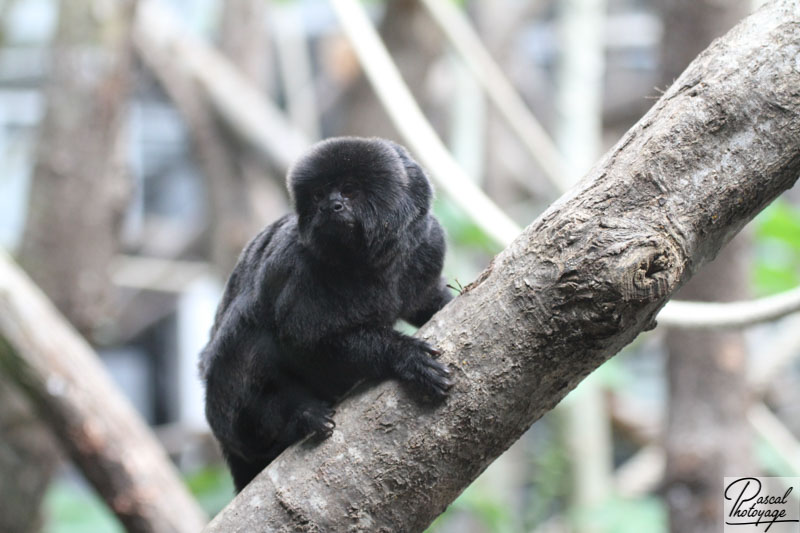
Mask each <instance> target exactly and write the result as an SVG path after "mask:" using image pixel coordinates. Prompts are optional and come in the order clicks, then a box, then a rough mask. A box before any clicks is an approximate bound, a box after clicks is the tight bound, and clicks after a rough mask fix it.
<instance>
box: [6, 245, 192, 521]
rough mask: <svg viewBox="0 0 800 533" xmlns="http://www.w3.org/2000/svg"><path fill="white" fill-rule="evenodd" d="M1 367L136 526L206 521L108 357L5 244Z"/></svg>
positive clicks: (102, 491) (101, 490) (117, 509)
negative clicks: (117, 381) (106, 363)
mask: <svg viewBox="0 0 800 533" xmlns="http://www.w3.org/2000/svg"><path fill="white" fill-rule="evenodd" d="M0 372H3V373H4V374H7V375H9V376H10V377H11V378H12V379H13V380H14V381H15V382H16V383H17V384H18V385H19V386H20V387H21V388H22V389H23V390H24V391H25V392H26V393H27V395H28V397H29V398H30V399H31V400H32V402H33V403H34V405H35V406H36V407H37V408H38V410H39V413H40V415H41V416H42V417H43V418H44V419H45V421H46V422H47V423H48V425H49V427H50V428H51V429H52V430H53V432H54V434H55V435H56V436H57V437H58V438H59V439H60V440H61V443H62V445H63V446H64V449H65V450H66V451H67V452H68V453H69V455H70V457H71V458H72V459H73V461H75V464H76V465H78V467H80V469H81V471H82V472H83V473H84V475H85V476H86V478H87V479H88V480H89V481H90V482H91V483H92V485H94V487H95V488H96V489H97V492H98V493H99V494H100V496H101V497H103V498H104V499H105V501H106V503H108V505H109V507H110V508H111V510H112V511H114V512H115V513H116V514H117V516H118V517H119V519H120V521H121V522H122V524H123V525H124V526H125V528H126V529H127V530H128V531H132V532H159V533H162V532H176V533H177V532H186V533H190V532H195V531H198V530H200V528H202V527H203V525H204V524H205V517H204V515H203V512H202V510H201V509H200V508H199V506H198V505H197V503H196V502H195V501H194V499H193V498H192V496H191V495H190V494H189V493H188V491H187V490H186V488H185V487H184V486H183V485H182V483H181V481H180V478H179V477H178V474H177V472H176V471H175V469H174V467H173V466H172V464H171V463H170V462H169V459H168V458H167V457H166V455H165V453H164V450H163V449H162V448H161V446H159V444H158V442H157V441H156V440H155V438H154V437H153V435H152V433H150V431H149V430H148V428H147V425H146V424H145V423H144V421H143V420H142V419H141V417H140V416H139V414H138V413H136V411H135V410H134V409H133V407H132V406H131V405H130V404H129V403H128V401H127V400H126V399H125V398H124V397H123V396H122V395H121V394H120V393H119V392H118V391H117V389H116V387H115V386H114V384H113V383H112V382H111V378H110V377H109V376H108V375H107V374H106V372H105V370H104V369H103V367H102V364H101V363H100V360H99V359H98V358H97V356H96V355H95V354H94V353H93V352H92V349H91V348H90V347H89V345H88V344H86V342H85V341H84V340H83V339H82V338H81V337H80V336H79V335H78V334H77V333H75V331H74V330H73V329H72V328H71V327H69V325H68V324H67V322H65V321H64V319H63V318H62V317H61V316H60V315H59V314H58V312H57V311H56V310H55V308H54V307H53V306H52V304H50V302H49V301H47V298H45V296H44V295H43V294H42V293H41V291H40V290H39V289H38V288H37V287H36V286H35V285H34V284H33V283H32V282H31V281H30V280H29V279H28V277H27V276H25V274H24V273H23V272H22V271H21V270H20V269H19V268H18V267H17V266H16V265H14V264H13V262H12V261H11V259H10V258H9V257H8V256H7V255H6V254H5V252H2V250H0Z"/></svg>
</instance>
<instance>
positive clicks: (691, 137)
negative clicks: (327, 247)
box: [207, 0, 800, 533]
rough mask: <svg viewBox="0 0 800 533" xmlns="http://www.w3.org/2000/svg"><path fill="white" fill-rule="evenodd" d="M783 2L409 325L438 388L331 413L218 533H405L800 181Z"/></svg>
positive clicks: (707, 58)
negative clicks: (443, 390) (456, 291)
mask: <svg viewBox="0 0 800 533" xmlns="http://www.w3.org/2000/svg"><path fill="white" fill-rule="evenodd" d="M798 20H800V6H798V5H797V4H796V2H794V1H793V0H779V1H775V2H772V3H771V4H768V6H767V7H765V8H762V9H761V10H759V11H758V12H757V13H756V14H755V15H754V16H752V17H750V18H749V19H747V20H746V21H745V22H743V23H742V24H740V25H739V26H737V27H736V28H735V29H734V30H732V31H731V32H730V33H729V34H728V35H727V36H726V37H725V38H723V39H720V40H718V41H716V42H715V43H713V44H712V46H711V47H710V48H709V49H708V50H707V51H706V52H704V53H703V54H701V55H700V56H699V57H698V58H697V60H695V62H693V63H692V65H690V66H689V68H688V69H687V70H686V72H684V74H683V75H682V76H681V77H680V78H679V79H678V80H677V82H676V83H674V84H673V86H672V87H671V88H670V89H669V90H668V91H667V92H666V93H665V94H664V96H663V97H662V98H661V99H660V100H659V101H658V102H657V103H656V105H655V106H654V107H653V108H652V109H651V110H650V111H649V112H648V113H647V114H646V115H645V116H644V117H643V118H642V119H641V120H640V121H639V123H638V124H637V125H636V126H634V128H632V129H631V131H629V132H628V133H627V134H626V135H625V136H624V137H623V138H622V140H621V141H620V142H619V143H618V144H617V145H616V146H615V147H614V148H613V149H612V150H611V151H610V152H609V153H608V154H607V155H606V156H605V157H604V158H603V159H602V160H601V161H600V162H599V163H598V164H597V165H596V166H595V167H594V169H593V170H592V171H590V172H589V174H588V175H587V177H586V178H584V179H583V180H582V181H581V182H580V183H579V184H578V185H577V186H576V187H575V188H574V189H573V190H572V191H570V192H569V193H567V194H566V195H565V196H564V197H562V198H561V199H560V200H559V201H557V202H555V203H554V204H553V205H552V206H551V207H550V208H549V209H548V210H547V211H546V212H545V213H544V214H543V215H542V216H540V217H539V218H538V219H537V220H536V221H535V222H534V223H533V224H531V225H530V226H529V227H528V228H527V229H526V230H525V231H524V232H523V233H522V235H521V236H520V237H519V238H518V239H517V240H515V241H514V242H513V243H512V244H511V245H510V246H509V247H508V248H507V249H506V250H504V251H503V252H502V253H501V254H499V255H498V256H497V257H496V258H495V259H494V260H493V262H492V264H491V265H490V266H489V268H488V269H487V270H486V271H485V272H484V273H483V274H482V275H481V276H480V277H479V278H478V280H476V281H475V282H474V283H472V284H471V285H469V286H468V287H467V288H466V290H465V292H464V294H462V295H461V296H460V297H459V298H457V299H456V300H454V301H453V302H452V303H451V304H449V305H448V306H447V307H446V308H445V309H443V310H442V311H441V312H440V313H438V314H437V315H436V316H435V317H434V318H433V319H432V320H431V322H430V323H429V324H427V325H426V326H424V327H423V328H422V329H421V330H420V332H419V335H420V337H422V338H425V339H427V340H429V341H430V342H431V343H432V344H433V345H435V346H437V347H438V348H440V349H441V350H442V351H443V356H442V358H443V360H444V361H445V362H446V363H447V364H448V365H449V366H450V368H451V369H452V370H453V372H454V375H455V381H456V385H455V386H454V389H453V391H452V393H451V396H450V397H449V398H448V399H447V400H446V401H445V402H444V403H443V404H441V405H428V404H425V403H423V402H421V401H420V400H419V399H418V398H414V397H413V394H412V393H411V391H407V390H406V389H404V388H402V387H401V386H399V385H397V384H395V383H383V384H380V385H377V386H375V387H373V388H371V389H369V390H368V391H360V393H359V394H355V395H353V396H351V397H349V398H348V399H346V400H345V401H344V402H342V404H341V405H340V406H339V408H338V413H337V416H336V422H337V428H336V430H335V431H334V434H333V436H332V437H331V438H330V439H328V440H326V441H324V442H322V443H321V444H319V445H309V444H308V443H306V442H301V443H299V444H297V445H295V446H293V447H291V448H290V449H289V450H287V452H286V453H284V454H283V455H281V456H280V457H279V458H278V459H277V460H275V461H274V462H273V463H272V464H271V465H270V466H269V467H268V468H267V469H266V470H265V471H264V472H263V473H262V474H261V475H259V476H258V477H257V478H256V479H255V480H254V481H253V483H251V484H250V486H248V487H247V488H245V490H244V491H242V493H241V494H240V495H239V496H238V497H237V498H236V499H235V500H234V501H233V502H232V503H231V504H230V505H229V506H228V507H227V508H226V509H225V510H224V511H223V512H221V513H220V514H219V515H217V517H216V518H215V519H214V521H213V522H212V523H211V525H210V526H209V527H208V528H207V531H209V532H216V531H220V532H222V531H224V532H226V533H227V532H233V531H247V532H257V531H333V530H338V531H341V530H369V531H420V530H422V529H424V528H425V527H426V526H427V525H428V524H430V522H431V521H432V520H433V519H434V518H435V517H436V516H437V515H438V514H440V513H441V512H442V511H443V510H444V509H445V507H447V505H448V504H449V503H450V502H451V501H452V500H453V499H454V498H455V497H456V496H457V495H458V494H459V493H460V492H461V491H462V490H463V489H464V488H465V487H466V486H467V485H468V484H469V483H470V482H471V481H472V480H473V479H475V477H476V476H477V475H478V474H479V473H480V472H481V471H483V470H484V469H485V468H486V466H487V465H488V464H489V463H490V462H491V461H492V460H493V459H494V458H495V457H497V456H498V455H499V454H500V453H502V451H503V450H505V449H506V448H508V446H509V445H510V444H511V443H513V442H514V441H515V440H516V439H517V438H518V437H519V436H520V435H521V434H522V433H523V432H524V431H525V430H526V429H527V428H528V427H529V426H530V425H531V423H532V422H533V421H535V420H536V419H538V418H539V417H540V416H541V415H542V414H543V413H545V412H546V411H547V410H549V409H551V408H552V407H553V406H554V405H555V404H556V403H558V401H559V400H560V399H561V398H562V397H563V396H564V395H565V394H566V393H567V392H568V391H569V390H571V389H572V388H573V387H574V386H575V385H576V384H577V383H578V382H579V381H580V380H581V379H583V378H584V377H585V376H586V375H587V374H588V373H589V372H591V371H592V370H593V369H595V368H596V367H597V366H599V365H600V364H601V363H602V362H603V361H605V360H606V359H608V358H609V357H611V356H612V355H614V354H615V353H616V352H617V351H619V350H620V349H621V348H622V347H623V346H625V345H626V344H627V343H629V342H630V341H631V340H632V339H633V338H634V337H636V335H637V334H638V333H639V332H641V331H642V330H644V329H647V328H651V327H653V326H654V325H655V323H654V319H655V316H656V313H657V311H658V310H659V309H660V308H661V306H663V305H664V303H665V302H666V301H667V299H668V298H669V297H670V296H672V294H673V293H674V292H675V291H676V290H677V289H678V287H680V286H681V285H682V284H683V283H684V282H685V281H687V280H688V279H689V278H690V277H691V276H692V275H693V274H694V272H695V271H696V270H697V269H698V268H699V267H700V266H702V265H703V264H704V263H705V262H707V261H708V260H710V259H711V258H713V257H714V256H715V255H716V253H717V252H718V251H719V249H720V248H721V247H722V246H723V245H724V244H725V243H726V242H728V241H729V240H730V238H731V237H732V236H733V235H734V234H736V232H738V231H739V230H740V229H741V228H742V226H744V224H746V223H747V221H749V220H750V219H752V217H753V216H755V214H756V213H758V212H759V211H760V210H761V209H762V208H763V207H764V206H766V205H767V204H768V203H769V202H770V201H772V199H774V198H775V197H776V196H777V195H778V194H780V193H781V192H782V191H784V190H786V189H787V188H789V187H790V186H791V185H792V184H793V183H794V182H795V181H796V180H797V177H798V174H800V90H798V87H800V69H798V67H797V57H798V53H800V24H798Z"/></svg>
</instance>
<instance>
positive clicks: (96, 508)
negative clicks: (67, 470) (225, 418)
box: [42, 464, 234, 533]
mask: <svg viewBox="0 0 800 533" xmlns="http://www.w3.org/2000/svg"><path fill="white" fill-rule="evenodd" d="M184 481H185V482H186V485H187V486H188V487H189V490H190V491H191V493H192V494H193V495H194V497H195V498H197V501H198V502H199V503H200V506H201V507H202V508H203V510H204V511H205V512H206V513H207V514H208V516H209V517H213V516H214V515H215V514H217V513H218V512H219V511H220V510H222V508H223V507H225V505H227V504H228V502H229V501H231V500H232V499H233V496H234V492H233V480H232V479H231V476H230V474H229V473H228V470H227V469H226V468H225V466H224V465H222V464H219V465H214V466H209V467H206V468H202V469H200V470H197V471H195V472H192V473H191V474H188V475H187V476H186V477H185V478H184ZM44 512H45V517H46V519H45V526H44V528H43V529H42V531H43V533H123V532H124V531H125V530H124V528H123V527H122V525H121V524H120V523H119V521H118V520H117V518H116V517H115V516H114V514H113V513H112V512H111V511H110V510H109V509H108V507H107V506H106V505H105V503H104V502H103V500H101V499H100V497H99V496H98V495H97V494H96V493H95V492H94V491H93V490H92V489H91V488H90V487H89V486H88V485H87V484H85V483H83V482H80V481H77V480H75V479H74V478H73V479H70V478H69V477H67V476H61V477H60V478H58V479H57V480H56V481H55V482H54V483H52V484H51V485H50V488H49V489H48V491H47V495H46V496H45V502H44Z"/></svg>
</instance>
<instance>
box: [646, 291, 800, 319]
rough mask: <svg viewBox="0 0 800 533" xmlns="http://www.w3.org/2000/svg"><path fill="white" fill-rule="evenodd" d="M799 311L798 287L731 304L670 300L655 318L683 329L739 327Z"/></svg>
mask: <svg viewBox="0 0 800 533" xmlns="http://www.w3.org/2000/svg"><path fill="white" fill-rule="evenodd" d="M798 311H800V287H796V288H794V289H791V290H789V291H786V292H783V293H781V294H776V295H775V296H768V297H766V298H760V299H758V300H749V301H742V302H730V303H705V302H682V301H677V300H672V301H671V302H670V303H669V304H668V305H667V306H666V307H664V309H663V310H662V311H661V313H659V315H658V323H659V324H660V325H662V326H669V327H672V328H684V329H717V328H741V327H743V326H751V325H754V324H760V323H762V322H769V321H771V320H775V319H778V318H781V317H783V316H786V315H788V314H791V313H796V312H798Z"/></svg>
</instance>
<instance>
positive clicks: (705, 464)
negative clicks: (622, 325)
mask: <svg viewBox="0 0 800 533" xmlns="http://www.w3.org/2000/svg"><path fill="white" fill-rule="evenodd" d="M749 4H750V2H748V1H746V0H726V1H723V2H720V1H718V0H666V1H662V2H660V3H659V8H660V10H661V13H662V19H663V21H664V25H665V27H666V28H669V31H666V32H664V38H663V41H662V52H661V62H662V65H661V70H662V80H663V81H664V84H665V85H669V83H671V82H672V80H674V79H675V78H676V77H677V76H678V75H679V74H680V72H681V70H683V68H684V67H685V66H686V65H687V64H688V63H689V62H690V61H691V60H692V59H693V58H694V57H695V55H697V53H698V52H700V51H701V50H702V49H703V48H704V47H705V46H707V45H708V43H709V42H711V40H712V39H715V38H717V37H719V36H720V35H722V34H723V33H724V32H725V31H727V30H728V29H729V28H731V27H732V26H733V25H734V24H735V23H736V22H738V21H739V20H741V18H742V17H743V16H744V15H745V14H746V13H747V9H748V7H749ZM748 242H749V240H748V239H747V238H746V235H743V234H740V235H739V236H737V237H736V238H735V239H734V240H733V242H732V243H731V244H730V245H729V246H727V247H726V248H725V249H724V250H723V251H722V252H721V253H720V255H719V256H718V257H717V259H716V260H715V261H713V262H712V263H711V264H709V265H708V266H707V267H705V268H704V269H703V270H702V271H701V272H699V273H698V275H697V276H696V277H694V278H692V280H691V281H690V282H689V283H687V284H686V286H685V287H683V289H681V291H680V292H679V294H678V298H682V299H687V300H704V301H717V302H720V301H731V300H740V299H745V298H747V297H748V296H749V295H748V294H747V287H748V285H749V284H748V269H747V264H748V258H747V255H746V254H747V250H748ZM666 345H667V352H668V358H667V377H668V386H669V409H668V412H669V416H668V419H667V426H666V431H665V434H664V448H665V452H666V456H667V463H666V475H665V480H664V496H665V501H666V503H667V506H668V508H669V521H670V530H671V531H673V532H675V533H706V532H707V533H711V532H717V531H719V528H720V524H721V520H720V517H721V516H722V500H721V498H720V497H719V490H720V489H719V487H720V480H721V479H722V478H723V477H724V476H726V475H729V476H730V475H739V474H741V473H747V472H753V471H754V470H753V462H752V458H751V455H750V452H751V447H750V433H749V426H748V423H747V417H746V413H747V410H748V406H749V402H748V388H747V382H746V379H745V369H746V368H745V367H746V345H745V340H744V335H743V334H742V332H740V331H724V332H711V331H683V330H670V331H669V332H668V333H667V336H666ZM732 444H733V445H732Z"/></svg>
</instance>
